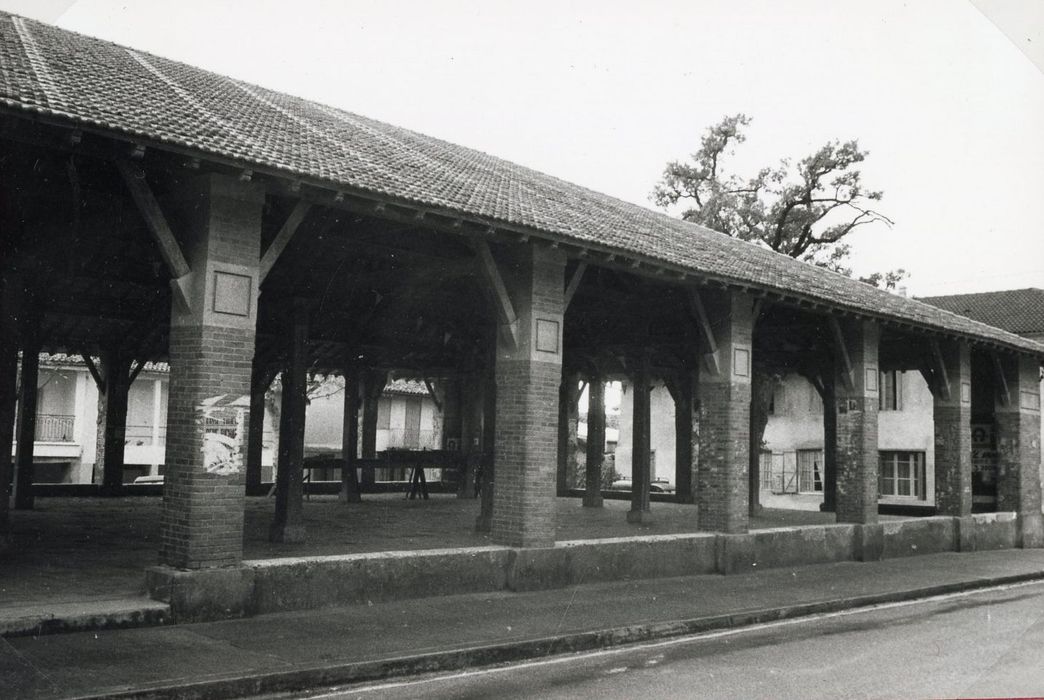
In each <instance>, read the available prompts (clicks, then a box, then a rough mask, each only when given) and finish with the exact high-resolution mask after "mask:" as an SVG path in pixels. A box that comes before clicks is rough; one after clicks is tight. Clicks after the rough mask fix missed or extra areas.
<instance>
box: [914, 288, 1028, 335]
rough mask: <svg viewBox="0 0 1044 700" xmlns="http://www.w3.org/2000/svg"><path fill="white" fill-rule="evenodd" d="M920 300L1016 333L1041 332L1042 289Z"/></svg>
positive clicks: (957, 295)
mask: <svg viewBox="0 0 1044 700" xmlns="http://www.w3.org/2000/svg"><path fill="white" fill-rule="evenodd" d="M921 301H923V302H925V303H926V304H931V305H932V306H938V307H939V308H940V309H946V310H947V311H952V312H954V313H955V314H961V315H962V316H967V317H968V318H973V319H975V320H976V321H980V322H982V323H988V324H989V325H991V326H996V327H997V328H1003V329H1004V330H1006V331H1011V332H1012V333H1018V334H1019V335H1031V334H1040V333H1044V289H1035V288H1033V287H1030V288H1029V289H1009V290H1006V291H1001V292H981V293H978V294H953V295H950V296H939V297H921Z"/></svg>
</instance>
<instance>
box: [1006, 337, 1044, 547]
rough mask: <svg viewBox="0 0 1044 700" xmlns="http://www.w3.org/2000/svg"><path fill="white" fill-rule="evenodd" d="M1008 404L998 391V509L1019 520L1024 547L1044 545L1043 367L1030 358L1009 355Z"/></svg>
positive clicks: (1007, 363) (1021, 540)
mask: <svg viewBox="0 0 1044 700" xmlns="http://www.w3.org/2000/svg"><path fill="white" fill-rule="evenodd" d="M1000 364H1001V367H1002V371H1003V373H1004V377H1005V380H1006V383H1007V386H1008V398H1009V400H1008V401H1007V403H1003V402H1002V401H1000V400H999V399H1000V397H1001V395H1002V392H1001V391H994V395H995V397H997V400H996V401H995V402H994V419H995V421H996V424H997V453H998V454H997V510H1000V511H1014V512H1015V513H1017V514H1018V518H1019V538H1020V545H1021V546H1022V547H1027V548H1029V547H1034V548H1036V547H1044V523H1042V518H1041V510H1040V507H1041V494H1040V366H1039V364H1038V362H1037V361H1036V360H1035V359H1034V358H1032V357H1029V356H1027V355H1019V356H1017V357H1004V358H1001V359H1000Z"/></svg>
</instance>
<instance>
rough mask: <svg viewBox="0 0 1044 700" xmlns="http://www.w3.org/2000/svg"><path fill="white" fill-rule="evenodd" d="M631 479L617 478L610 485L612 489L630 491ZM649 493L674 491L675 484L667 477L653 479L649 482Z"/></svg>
mask: <svg viewBox="0 0 1044 700" xmlns="http://www.w3.org/2000/svg"><path fill="white" fill-rule="evenodd" d="M631 487H632V485H631V480H630V479H617V480H616V481H614V482H613V483H612V485H611V486H610V487H609V490H610V491H630V490H631ZM649 493H674V485H673V484H671V482H669V481H667V480H666V479H653V481H652V483H650V484H649Z"/></svg>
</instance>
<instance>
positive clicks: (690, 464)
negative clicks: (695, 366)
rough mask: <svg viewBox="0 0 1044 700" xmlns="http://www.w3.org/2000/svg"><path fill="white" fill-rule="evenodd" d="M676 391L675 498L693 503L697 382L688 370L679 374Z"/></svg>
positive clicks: (674, 395)
mask: <svg viewBox="0 0 1044 700" xmlns="http://www.w3.org/2000/svg"><path fill="white" fill-rule="evenodd" d="M673 385H674V391H672V392H671V393H672V394H673V398H674V434H675V445H674V488H675V490H674V496H675V500H677V501H678V503H693V502H694V499H693V493H692V482H693V470H694V468H695V466H696V463H695V460H693V449H692V443H693V440H692V438H693V434H692V420H693V389H694V387H695V385H696V382H694V381H693V377H692V373H691V372H689V371H688V370H682V371H680V372H678V375H677V377H676V378H675V379H674V382H673Z"/></svg>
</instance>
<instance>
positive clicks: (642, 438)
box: [627, 351, 652, 523]
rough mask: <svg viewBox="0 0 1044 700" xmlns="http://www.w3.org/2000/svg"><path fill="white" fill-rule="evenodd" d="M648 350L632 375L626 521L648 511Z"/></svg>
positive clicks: (643, 517) (644, 515)
mask: <svg viewBox="0 0 1044 700" xmlns="http://www.w3.org/2000/svg"><path fill="white" fill-rule="evenodd" d="M649 364H650V362H649V353H648V351H646V352H644V353H642V357H641V360H640V364H639V365H638V371H637V372H635V375H634V404H633V405H634V428H633V430H632V431H631V436H632V438H631V510H629V511H628V512H627V522H629V523H640V522H642V521H643V520H646V519H648V514H649V485H650V484H649V481H650V479H651V476H652V475H651V474H650V469H649V467H650V465H649V451H650V449H651V445H650V427H651V426H650V424H649V419H650V413H649V408H650V406H649V394H650V390H651V387H650V377H649V374H650V370H649Z"/></svg>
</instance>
